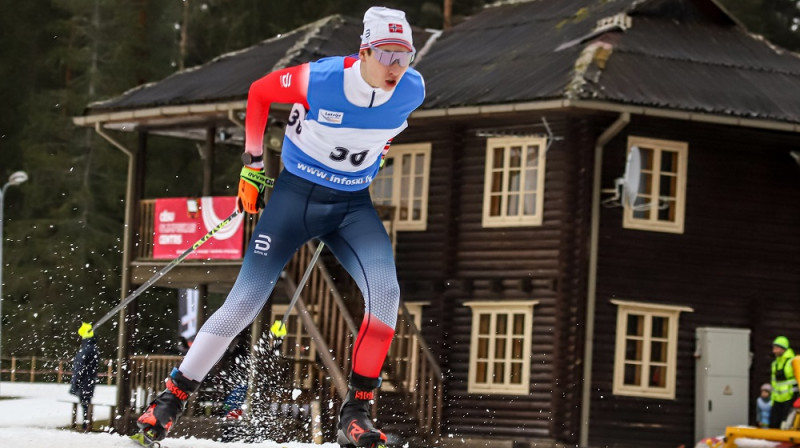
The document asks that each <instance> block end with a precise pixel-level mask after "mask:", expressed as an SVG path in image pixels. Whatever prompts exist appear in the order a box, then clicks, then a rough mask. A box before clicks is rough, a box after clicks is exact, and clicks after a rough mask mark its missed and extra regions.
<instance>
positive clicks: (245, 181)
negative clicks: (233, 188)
mask: <svg viewBox="0 0 800 448" xmlns="http://www.w3.org/2000/svg"><path fill="white" fill-rule="evenodd" d="M239 178H240V179H239V199H238V200H237V202H236V206H237V210H239V212H242V211H245V212H247V213H258V211H259V210H261V209H262V208H264V189H266V188H267V186H271V185H272V179H270V178H268V177H267V176H266V175H265V174H264V168H253V167H250V166H246V165H245V166H243V167H242V171H241V173H239Z"/></svg>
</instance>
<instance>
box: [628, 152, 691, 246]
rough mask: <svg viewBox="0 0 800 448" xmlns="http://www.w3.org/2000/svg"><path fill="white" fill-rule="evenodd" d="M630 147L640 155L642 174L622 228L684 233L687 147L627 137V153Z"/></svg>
mask: <svg viewBox="0 0 800 448" xmlns="http://www.w3.org/2000/svg"><path fill="white" fill-rule="evenodd" d="M633 146H638V147H639V151H640V152H641V156H642V174H641V177H640V179H639V191H638V192H637V194H636V201H635V202H634V206H633V207H625V214H624V218H623V221H622V225H623V227H625V228H627V229H641V230H653V231H657V232H671V233H683V219H684V208H685V205H686V162H687V158H688V153H689V145H687V144H686V143H683V142H675V141H669V140H655V139H649V138H641V137H629V138H628V151H630V148H631V147H633Z"/></svg>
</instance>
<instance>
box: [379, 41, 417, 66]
mask: <svg viewBox="0 0 800 448" xmlns="http://www.w3.org/2000/svg"><path fill="white" fill-rule="evenodd" d="M369 48H371V49H372V54H373V55H375V59H377V60H378V62H380V63H381V64H383V65H385V66H387V67H391V66H392V65H393V64H394V63H397V64H399V65H400V67H408V65H409V64H411V62H412V61H413V60H414V56H415V55H416V54H417V53H416V52H414V51H384V50H380V49H378V48H376V47H373V46H372V45H370V46H369Z"/></svg>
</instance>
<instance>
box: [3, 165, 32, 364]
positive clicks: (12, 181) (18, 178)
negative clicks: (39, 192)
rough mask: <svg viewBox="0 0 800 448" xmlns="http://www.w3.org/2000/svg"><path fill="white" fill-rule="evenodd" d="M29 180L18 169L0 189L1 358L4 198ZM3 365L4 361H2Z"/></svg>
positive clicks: (26, 174) (23, 172)
mask: <svg viewBox="0 0 800 448" xmlns="http://www.w3.org/2000/svg"><path fill="white" fill-rule="evenodd" d="M26 180H28V173H26V172H25V171H17V172H15V173H13V174H11V176H8V182H6V184H5V185H3V188H2V190H0V359H2V357H3V208H4V204H3V200H4V199H5V197H6V189H7V188H8V187H10V186H12V185H19V184H21V183H23V182H25V181H26ZM0 365H2V362H0Z"/></svg>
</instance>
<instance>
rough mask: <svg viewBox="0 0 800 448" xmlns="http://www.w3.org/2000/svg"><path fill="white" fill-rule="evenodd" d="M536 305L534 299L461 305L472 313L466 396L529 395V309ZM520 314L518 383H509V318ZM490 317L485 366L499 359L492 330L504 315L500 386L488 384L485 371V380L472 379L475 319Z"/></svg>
mask: <svg viewBox="0 0 800 448" xmlns="http://www.w3.org/2000/svg"><path fill="white" fill-rule="evenodd" d="M538 303H539V301H538V300H514V301H503V302H502V306H498V305H499V303H498V302H497V301H496V300H472V301H468V302H464V306H467V307H469V308H470V309H471V312H472V329H471V332H470V333H471V334H470V351H469V373H468V375H469V376H468V382H467V393H469V394H495V395H527V394H529V393H530V375H531V347H532V345H533V314H534V313H533V308H534V306H536V305H537V304H538ZM520 313H522V314H524V315H525V321H524V324H523V327H524V328H523V337H524V339H523V341H522V371H521V376H522V377H521V382H520V383H519V384H511V383H510V382H509V378H510V376H511V368H510V366H511V358H510V356H509V354H510V352H511V351H512V349H513V344H512V343H511V341H510V339H511V337H510V336H511V335H512V333H511V331H512V328H513V320H512V317H513V315H514V314H520ZM486 314H488V315H490V322H489V328H490V331H489V334H488V336H489V337H488V338H489V342H488V353H487V358H486V363H487V366H490V365H492V364H493V363H495V362H496V360H498V359H500V358H498V357H497V356H494V350H495V347H496V344H495V341H496V340H497V337H496V336H497V334H496V333H494V331H495V330H494V329H495V326H496V323H497V316H498V315H500V314H503V315H506V316H507V318H508V319H507V322H508V324H507V327H508V329H507V331H506V336H507V337H508V339H509V341H508V343H507V344H505V345H506V352H507V353H506V355H505V356H504V357H503V359H504V361H503V364H504V368H503V372H504V375H505V376H506V377H507V378H504V380H503V383H501V384H496V383H491V382H490V381H491V377H492V375H491V373H490V372H488V371H487V381H486V382H478V381H476V379H475V376H476V373H477V369H478V336H479V323H480V322H479V319H480V316H482V315H486Z"/></svg>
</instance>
